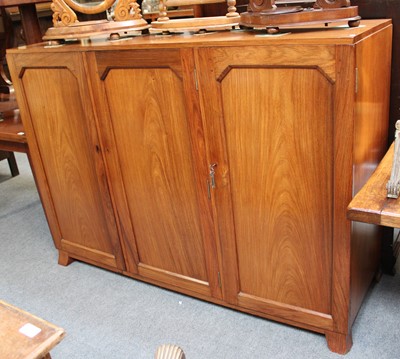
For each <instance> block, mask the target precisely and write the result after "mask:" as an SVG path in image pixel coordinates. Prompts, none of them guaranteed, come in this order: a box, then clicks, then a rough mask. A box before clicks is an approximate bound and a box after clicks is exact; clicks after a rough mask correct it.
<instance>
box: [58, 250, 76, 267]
mask: <svg viewBox="0 0 400 359" xmlns="http://www.w3.org/2000/svg"><path fill="white" fill-rule="evenodd" d="M73 261H74V259H73V258H71V257H70V256H69V255H68V253H67V252H64V251H58V264H59V265H62V266H68V265H70V264H71V263H72V262H73Z"/></svg>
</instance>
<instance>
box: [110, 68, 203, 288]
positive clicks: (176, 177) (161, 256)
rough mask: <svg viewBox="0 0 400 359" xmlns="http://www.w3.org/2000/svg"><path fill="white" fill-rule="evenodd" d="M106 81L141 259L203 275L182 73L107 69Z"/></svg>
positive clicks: (155, 265)
mask: <svg viewBox="0 0 400 359" xmlns="http://www.w3.org/2000/svg"><path fill="white" fill-rule="evenodd" d="M104 85H105V89H106V94H107V100H108V105H109V110H110V114H111V117H112V119H113V129H114V134H115V138H116V139H117V140H116V146H117V151H118V156H119V160H120V165H121V168H122V177H123V182H124V187H125V191H126V196H127V199H128V206H129V211H130V215H131V218H132V223H133V227H134V232H135V239H136V244H137V248H138V252H139V262H140V264H142V265H145V266H149V267H152V268H157V269H159V270H163V271H168V272H173V273H177V274H180V275H183V276H187V277H190V278H195V279H198V280H202V281H208V280H207V271H206V265H205V255H204V246H203V239H202V231H201V226H200V220H199V215H200V213H199V209H198V204H197V194H196V186H195V183H196V181H197V179H196V178H195V176H194V173H195V172H194V168H193V164H192V157H191V156H192V154H191V144H190V135H189V129H188V125H187V116H186V111H185V101H184V97H183V96H184V92H183V85H182V80H181V79H180V78H179V77H178V76H177V74H176V73H175V72H174V71H172V70H171V69H168V68H150V69H145V68H144V69H143V68H137V69H132V68H131V69H111V70H110V71H109V73H108V75H107V77H106V78H105V80H104ZM133 99H138V100H137V101H136V102H135V103H134V104H133V106H131V105H129V103H130V102H131V101H134V100H133Z"/></svg>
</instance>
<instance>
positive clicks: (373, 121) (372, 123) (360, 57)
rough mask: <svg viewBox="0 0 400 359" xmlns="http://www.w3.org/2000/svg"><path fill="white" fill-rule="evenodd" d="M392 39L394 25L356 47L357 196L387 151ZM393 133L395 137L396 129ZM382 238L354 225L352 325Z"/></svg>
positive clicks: (369, 228)
mask: <svg viewBox="0 0 400 359" xmlns="http://www.w3.org/2000/svg"><path fill="white" fill-rule="evenodd" d="M391 39H392V27H391V26H390V27H387V28H385V29H384V30H381V31H380V32H378V33H376V34H374V35H373V36H371V37H369V38H368V39H366V40H364V41H362V42H360V43H359V44H357V45H356V67H357V72H358V76H357V78H358V83H357V94H356V113H355V127H354V167H353V171H354V180H353V194H355V193H357V192H358V191H359V190H360V188H361V187H362V186H363V185H364V184H365V182H366V181H367V180H368V178H369V177H370V176H371V174H372V173H373V171H374V170H375V168H376V167H377V165H378V164H379V162H380V160H381V159H382V157H383V155H384V154H385V152H386V149H387V133H388V124H389V98H390V65H391V43H392V42H391ZM391 130H392V134H394V128H393V129H391ZM392 136H393V135H392ZM392 138H393V139H394V136H393V137H392ZM381 236H382V232H381V230H380V229H379V227H377V226H374V225H371V224H366V223H356V222H354V223H353V225H352V242H351V303H352V305H351V318H350V319H351V322H352V321H354V319H355V317H356V315H357V312H358V310H359V308H360V305H361V303H362V300H363V298H364V296H365V293H366V291H367V290H368V287H369V285H370V283H371V281H372V279H373V277H374V275H375V274H376V271H377V270H378V266H379V259H380V250H381V239H382V238H381Z"/></svg>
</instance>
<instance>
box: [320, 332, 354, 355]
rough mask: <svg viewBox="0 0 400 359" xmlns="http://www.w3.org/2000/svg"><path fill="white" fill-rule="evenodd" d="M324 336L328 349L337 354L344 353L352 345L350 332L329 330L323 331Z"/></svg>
mask: <svg viewBox="0 0 400 359" xmlns="http://www.w3.org/2000/svg"><path fill="white" fill-rule="evenodd" d="M325 338H326V341H327V343H328V347H329V349H330V350H331V351H332V352H334V353H338V354H346V353H347V352H348V351H349V350H350V349H351V347H352V345H353V339H352V336H351V333H350V334H341V333H334V332H329V333H325Z"/></svg>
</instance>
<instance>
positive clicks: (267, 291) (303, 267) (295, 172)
mask: <svg viewBox="0 0 400 359" xmlns="http://www.w3.org/2000/svg"><path fill="white" fill-rule="evenodd" d="M232 52H233V51H232ZM260 52H261V51H260ZM205 55H206V52H204V53H200V57H199V59H200V61H201V62H202V61H205V62H202V64H203V65H204V64H205V63H208V64H210V63H212V62H213V61H216V58H214V57H213V56H212V55H213V53H212V51H209V54H208V55H207V56H205ZM231 55H232V54H231V53H230V52H229V51H226V56H225V57H224V59H223V61H224V63H229V60H230V58H234V57H233V56H231ZM240 56H241V58H243V63H242V64H240V65H238V64H237V63H235V66H231V67H228V68H225V69H221V71H222V72H218V71H214V72H215V73H214V72H212V69H213V65H214V64H213V65H211V67H210V69H211V70H209V71H208V72H206V73H202V85H204V84H205V83H206V82H207V83H209V84H210V83H213V85H212V90H210V91H208V92H207V93H203V95H202V97H203V102H204V104H205V103H207V106H204V109H205V112H206V113H208V114H209V116H208V117H209V118H211V117H213V118H214V119H215V118H218V117H220V118H222V119H223V126H221V127H216V126H215V125H214V128H213V129H212V130H211V131H210V132H209V134H208V135H209V137H210V138H212V141H213V143H216V144H218V143H219V145H217V146H219V147H220V148H224V150H223V151H221V149H219V148H218V147H216V146H214V147H212V148H211V153H212V156H214V158H212V160H215V161H216V162H219V167H220V169H221V170H220V171H219V172H218V171H217V189H216V192H215V198H216V205H217V210H218V217H219V226H220V233H221V240H222V241H223V243H224V248H228V249H229V250H228V251H227V253H226V258H228V259H226V267H230V268H231V269H232V268H234V267H235V268H236V273H237V276H236V282H233V280H232V279H231V278H227V277H226V276H225V275H224V276H223V279H224V281H225V282H226V283H228V287H227V288H226V289H225V293H226V297H227V299H228V300H229V301H230V302H232V303H237V304H239V305H242V306H245V307H249V308H251V309H254V310H259V311H264V312H268V313H269V314H270V315H279V316H280V317H283V318H286V319H288V320H295V321H297V320H300V321H305V322H306V323H308V324H311V325H320V326H325V327H327V328H328V327H329V326H330V325H331V316H330V314H331V312H332V304H331V286H332V272H331V266H332V206H333V187H332V184H333V182H332V176H333V168H332V165H331V163H332V160H331V158H332V155H333V154H332V148H333V136H332V130H333V117H332V108H333V100H332V94H333V86H332V82H331V80H330V79H329V78H328V77H327V76H325V75H324V74H323V73H322V72H320V71H319V70H318V69H315V68H301V67H290V66H287V67H286V66H276V65H275V66H273V67H268V66H265V65H263V64H259V63H257V62H256V61H257V60H254V59H251V57H249V58H248V59H247V60H245V56H244V54H243V53H241V55H240ZM235 58H236V57H235ZM266 62H267V59H266ZM216 68H218V66H217V65H215V66H214V69H216ZM209 87H210V85H209ZM216 108H220V114H219V115H218V114H215V113H214V114H212V111H214V112H215V111H216V110H215V109H216ZM209 127H211V128H212V126H209ZM222 146H223V147H222ZM229 207H230V208H232V212H231V217H230V218H229V217H228V216H227V214H226V213H227V208H229ZM229 227H232V228H233V230H232V229H230V228H229Z"/></svg>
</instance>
